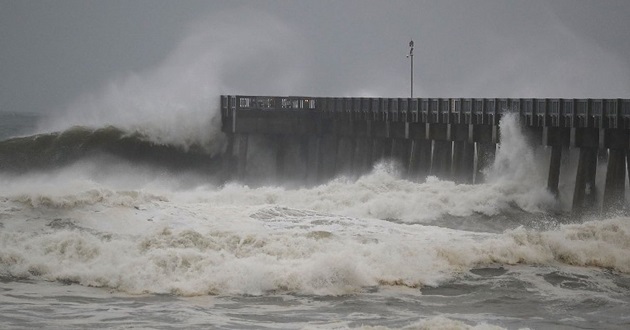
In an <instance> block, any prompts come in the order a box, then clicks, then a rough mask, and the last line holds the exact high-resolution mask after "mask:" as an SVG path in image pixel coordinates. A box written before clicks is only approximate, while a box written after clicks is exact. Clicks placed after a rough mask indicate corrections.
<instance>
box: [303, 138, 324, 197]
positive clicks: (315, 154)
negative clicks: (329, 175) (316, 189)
mask: <svg viewBox="0 0 630 330" xmlns="http://www.w3.org/2000/svg"><path fill="white" fill-rule="evenodd" d="M306 139H307V143H308V145H307V147H306V148H307V156H306V184H307V185H309V186H310V185H315V184H317V183H319V182H320V176H321V175H320V172H319V171H320V165H319V162H320V150H319V148H320V141H321V137H319V136H317V135H312V136H308V137H307V138H306Z"/></svg>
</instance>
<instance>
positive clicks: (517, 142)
mask: <svg viewBox="0 0 630 330" xmlns="http://www.w3.org/2000/svg"><path fill="white" fill-rule="evenodd" d="M499 134H500V143H499V145H498V147H497V153H496V156H495V159H494V162H493V163H492V164H491V166H490V167H489V168H487V169H484V172H485V175H486V178H487V180H488V183H489V184H491V185H492V186H494V187H496V188H497V189H499V190H500V191H502V192H504V193H505V194H508V195H511V196H514V197H515V198H514V202H515V203H516V204H517V205H518V206H519V207H521V208H523V209H525V210H527V211H535V210H544V209H550V208H552V207H554V205H555V203H556V201H555V199H554V196H553V195H552V194H551V193H549V192H548V191H547V189H546V186H547V185H546V182H545V176H544V174H546V173H547V171H541V169H545V168H546V166H547V165H548V164H547V162H546V160H547V157H545V156H544V155H543V154H541V152H540V151H537V150H535V149H534V147H533V146H532V144H531V142H530V141H529V139H528V138H527V137H526V136H525V134H523V131H522V126H521V125H520V123H519V117H518V114H516V113H508V114H506V115H504V116H503V117H502V118H501V121H500V123H499Z"/></svg>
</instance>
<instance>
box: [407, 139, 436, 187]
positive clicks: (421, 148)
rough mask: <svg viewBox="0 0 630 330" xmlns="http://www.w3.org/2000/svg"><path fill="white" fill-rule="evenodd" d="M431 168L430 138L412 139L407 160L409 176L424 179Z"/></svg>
mask: <svg viewBox="0 0 630 330" xmlns="http://www.w3.org/2000/svg"><path fill="white" fill-rule="evenodd" d="M430 170H431V140H424V139H422V140H413V142H412V146H411V155H410V160H409V176H410V177H412V178H422V179H424V178H425V177H426V176H427V175H429V171H430Z"/></svg>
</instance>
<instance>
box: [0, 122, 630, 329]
mask: <svg viewBox="0 0 630 330" xmlns="http://www.w3.org/2000/svg"><path fill="white" fill-rule="evenodd" d="M0 119H1V125H0V130H2V131H1V132H0V137H1V138H0V328H7V329H33V328H46V329H84V328H152V329H154V328H156V329H170V328H182V329H194V328H199V329H208V328H221V329H259V328H269V329H302V328H305V329H346V328H350V329H355V328H359V329H519V328H530V329H575V328H580V329H628V328H630V313H629V312H630V217H629V216H628V215H627V214H624V213H623V212H619V213H617V214H592V215H589V216H586V217H575V216H572V215H571V214H570V213H568V212H566V208H567V207H566V204H567V202H566V199H567V198H566V196H564V197H563V195H561V200H560V201H558V200H555V199H554V197H553V196H551V195H550V194H549V193H547V192H546V191H545V190H544V186H545V184H544V182H545V179H546V178H545V175H546V171H541V170H540V169H541V168H544V164H545V161H546V159H545V157H544V156H541V154H540V153H539V151H537V150H535V149H532V148H531V147H530V146H528V145H527V143H525V142H524V141H525V139H523V136H522V135H520V132H519V128H518V123H516V121H515V119H514V118H511V119H510V116H506V119H505V120H504V121H502V123H501V131H502V137H503V138H502V145H501V146H500V147H499V151H498V154H497V158H496V160H495V163H494V164H493V165H492V167H491V168H489V169H488V170H487V175H488V177H489V180H488V183H486V184H480V185H465V184H455V183H453V182H450V181H445V180H440V179H438V178H435V177H428V178H422V179H419V180H408V179H405V178H404V176H403V175H401V174H400V171H399V170H398V169H397V168H396V166H395V165H394V164H390V163H387V162H383V163H379V164H377V165H376V166H375V167H374V168H373V169H372V171H370V172H369V173H366V174H364V175H361V176H358V177H352V178H347V177H339V178H335V179H334V180H331V181H329V182H325V183H322V184H321V185H318V186H314V187H302V188H288V187H284V186H282V185H281V184H277V185H264V186H248V185H247V184H246V183H239V182H227V183H223V182H221V180H219V179H218V178H217V171H218V169H219V166H218V165H217V164H219V163H220V162H219V160H220V159H219V156H217V154H216V153H213V152H211V151H208V150H209V149H204V148H201V147H195V146H194V145H192V146H191V145H187V146H186V147H182V146H181V145H175V144H169V142H168V141H166V142H165V141H164V140H159V139H156V138H155V137H153V139H151V138H147V136H146V135H144V133H146V132H144V131H142V130H135V131H134V130H130V129H129V128H124V129H123V128H118V127H111V126H102V127H73V128H66V129H62V130H59V131H57V132H53V133H44V134H39V135H33V134H32V133H33V132H34V131H35V130H36V129H37V127H38V125H37V124H36V123H35V121H36V119H37V117H36V116H31V115H28V116H26V115H19V114H6V113H5V114H2V115H1V116H0ZM151 134H153V133H151ZM16 136H19V137H17V138H16ZM215 137H216V135H215V134H212V135H208V136H207V138H213V139H214V138H215ZM211 144H212V143H211ZM218 144H219V142H216V143H214V144H213V145H218ZM173 158H177V159H178V160H177V161H176V160H174V159H173ZM569 165H570V164H569ZM561 188H562V189H563V190H565V191H570V190H571V188H572V187H571V186H570V178H568V179H567V178H565V179H564V181H563V184H562V185H561Z"/></svg>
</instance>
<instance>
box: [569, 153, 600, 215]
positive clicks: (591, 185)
mask: <svg viewBox="0 0 630 330" xmlns="http://www.w3.org/2000/svg"><path fill="white" fill-rule="evenodd" d="M596 172H597V149H595V148H580V158H579V161H578V168H577V172H576V174H575V189H574V192H573V206H572V209H573V212H574V213H576V214H581V213H584V212H585V211H588V210H593V209H595V207H596V204H597V189H596V187H595V175H596Z"/></svg>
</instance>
